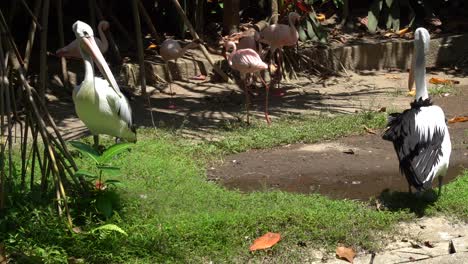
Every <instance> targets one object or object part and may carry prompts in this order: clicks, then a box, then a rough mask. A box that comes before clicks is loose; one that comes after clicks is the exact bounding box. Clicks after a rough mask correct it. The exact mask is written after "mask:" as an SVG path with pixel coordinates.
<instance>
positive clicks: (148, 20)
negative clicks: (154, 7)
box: [137, 0, 161, 43]
mask: <svg viewBox="0 0 468 264" xmlns="http://www.w3.org/2000/svg"><path fill="white" fill-rule="evenodd" d="M137 1H138V8H139V10H140V14H141V15H142V16H143V19H144V20H145V22H146V25H147V26H148V27H149V29H150V30H151V34H152V35H153V38H154V39H155V40H156V42H157V43H161V38H160V37H159V34H158V32H157V31H156V28H155V27H154V25H153V22H152V21H151V17H150V16H149V15H148V12H146V9H145V7H144V6H143V3H142V2H141V1H140V0H137Z"/></svg>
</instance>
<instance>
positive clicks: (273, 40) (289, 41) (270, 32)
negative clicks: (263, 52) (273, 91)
mask: <svg viewBox="0 0 468 264" xmlns="http://www.w3.org/2000/svg"><path fill="white" fill-rule="evenodd" d="M300 19H301V16H300V15H299V14H298V13H296V12H290V13H289V14H288V22H289V24H288V25H283V24H274V25H269V26H268V27H266V28H265V29H263V30H262V31H261V32H260V40H259V41H260V42H261V43H265V44H268V45H269V46H270V48H269V50H270V60H269V62H268V66H270V65H271V60H272V59H273V58H275V57H276V56H275V52H276V53H277V56H278V70H277V78H278V88H279V85H280V81H281V76H282V74H281V71H282V64H283V52H282V49H283V47H285V46H294V45H297V41H298V40H299V33H298V32H297V29H296V27H295V24H296V23H297V22H299V21H300ZM268 70H269V71H271V70H270V67H268ZM270 75H271V72H270Z"/></svg>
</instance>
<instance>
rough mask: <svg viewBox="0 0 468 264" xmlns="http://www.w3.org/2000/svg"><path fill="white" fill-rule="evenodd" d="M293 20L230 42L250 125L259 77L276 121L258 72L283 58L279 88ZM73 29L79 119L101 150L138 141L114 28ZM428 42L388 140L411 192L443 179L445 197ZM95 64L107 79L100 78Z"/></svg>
mask: <svg viewBox="0 0 468 264" xmlns="http://www.w3.org/2000/svg"><path fill="white" fill-rule="evenodd" d="M288 18H289V25H284V24H273V25H270V26H268V27H266V28H265V29H264V30H262V31H261V32H260V33H258V32H256V31H255V32H254V33H253V34H248V35H247V34H246V35H240V36H239V38H238V40H239V41H238V45H236V44H235V43H234V42H233V41H231V40H230V39H229V38H228V39H226V41H225V44H224V47H225V50H226V51H227V52H229V55H227V56H226V55H225V57H226V59H227V61H228V63H229V65H230V66H231V68H232V69H234V70H237V71H238V72H239V73H240V77H241V80H242V85H243V86H244V89H245V96H246V110H247V122H248V121H249V113H248V110H249V86H250V85H251V84H252V82H253V80H254V77H258V78H259V79H260V80H261V82H262V83H263V84H264V85H265V88H266V99H265V118H266V120H267V123H268V124H270V122H271V121H270V118H269V116H268V90H269V86H268V85H267V84H266V83H265V80H263V78H262V76H261V75H260V74H259V73H260V72H261V71H264V70H267V69H268V70H269V71H271V70H270V69H271V67H269V66H270V64H271V60H272V58H273V59H278V70H277V71H276V75H277V76H276V77H275V79H277V83H278V85H279V82H280V80H281V65H282V48H283V47H284V46H294V45H296V44H297V42H298V39H299V35H298V32H297V30H296V27H295V24H296V23H298V22H300V20H301V17H300V16H299V14H297V13H295V12H291V13H289V16H288ZM72 28H73V32H74V33H75V36H76V39H75V40H74V41H73V42H71V43H70V44H69V45H68V46H66V47H64V48H62V49H59V50H58V51H57V55H59V56H65V57H75V58H81V59H83V62H84V68H85V76H84V80H83V81H82V83H81V84H80V85H78V86H76V87H75V89H74V90H73V101H74V104H75V110H76V113H77V115H78V117H79V118H80V119H81V120H82V121H83V123H84V124H85V125H86V126H87V127H88V129H89V130H90V131H91V133H92V134H93V136H94V144H95V147H96V148H97V147H98V144H99V137H98V135H99V134H106V135H110V136H113V137H116V138H117V139H119V140H120V139H124V140H126V141H129V142H136V139H137V136H136V127H135V125H134V124H133V120H132V110H131V107H130V104H129V102H128V100H127V99H126V98H125V96H124V95H123V94H122V92H121V90H120V89H119V86H118V84H117V81H116V80H115V78H114V75H113V74H112V72H111V70H110V68H109V66H108V65H107V63H106V61H105V59H104V56H103V55H102V53H103V52H105V51H106V50H107V48H108V43H107V40H106V38H105V36H104V33H103V32H104V31H105V30H107V29H108V28H109V23H107V22H106V21H102V22H101V23H100V24H99V26H98V31H99V35H100V36H101V40H99V39H98V38H95V37H94V32H93V30H92V28H91V27H90V26H89V25H88V24H86V23H84V22H82V21H76V22H75V23H74V24H73V27H72ZM429 41H430V35H429V32H428V31H427V30H426V29H424V28H418V29H416V30H415V32H414V56H413V63H412V70H411V72H410V87H412V82H413V81H415V83H416V98H415V100H414V102H413V103H411V108H409V109H407V110H405V111H404V112H402V113H396V114H391V115H390V116H389V120H388V121H389V122H388V127H387V130H386V131H385V133H384V134H383V139H384V140H388V141H391V142H393V145H394V147H395V151H396V154H397V157H398V159H399V161H400V170H401V172H402V173H403V174H404V175H405V176H406V179H407V181H408V185H409V191H410V192H411V187H414V188H415V189H416V190H417V191H418V193H421V191H424V190H427V189H430V188H431V187H432V182H433V180H434V179H435V178H436V177H438V178H439V195H440V191H441V185H442V177H443V176H445V174H446V172H447V169H448V166H449V159H450V153H451V143H450V136H449V132H448V128H447V125H446V123H445V115H444V112H443V111H442V109H441V108H440V107H438V106H436V105H433V104H432V102H431V99H430V98H429V96H428V92H427V86H426V81H425V76H426V70H425V61H426V59H425V55H426V52H427V50H428V48H429ZM259 43H264V44H267V45H268V47H269V51H270V61H269V62H268V64H267V63H265V62H264V61H263V60H262V58H261V56H260V54H261V45H259ZM196 45H198V43H196V42H193V43H191V44H189V45H187V46H185V47H184V48H182V47H181V46H180V44H179V43H178V42H177V41H176V40H172V39H167V40H165V41H164V42H163V43H162V44H161V46H160V55H161V57H162V58H163V60H164V61H165V62H166V65H167V61H169V60H177V59H178V58H180V57H182V56H183V54H184V53H185V51H186V50H187V49H189V48H192V47H196ZM94 64H95V65H96V66H97V67H98V69H99V71H100V72H101V74H102V75H103V77H104V78H100V77H97V76H95V72H94ZM270 73H271V72H270ZM169 85H170V84H169ZM170 88H171V87H170ZM171 94H172V91H171Z"/></svg>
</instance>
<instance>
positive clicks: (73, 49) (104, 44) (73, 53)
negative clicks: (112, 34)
mask: <svg viewBox="0 0 468 264" xmlns="http://www.w3.org/2000/svg"><path fill="white" fill-rule="evenodd" d="M109 27H110V26H109V22H107V21H106V20H102V21H101V22H99V24H98V31H99V37H100V38H101V39H98V38H96V37H94V41H95V42H96V44H97V46H98V47H99V50H100V51H101V53H103V54H104V53H106V51H107V50H108V49H109V42H108V41H107V37H106V34H105V33H104V32H105V31H107V30H109ZM78 43H79V41H78V39H75V40H73V41H72V42H70V44H68V45H67V46H65V47H63V48H61V49H58V50H57V51H56V52H55V54H56V55H57V56H59V57H66V58H74V59H81V53H80V47H78Z"/></svg>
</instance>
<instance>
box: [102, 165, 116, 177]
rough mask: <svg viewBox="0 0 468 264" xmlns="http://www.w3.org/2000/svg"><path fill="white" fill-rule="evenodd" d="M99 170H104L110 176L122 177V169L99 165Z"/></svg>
mask: <svg viewBox="0 0 468 264" xmlns="http://www.w3.org/2000/svg"><path fill="white" fill-rule="evenodd" d="M97 168H98V169H100V170H102V171H103V172H104V173H105V174H107V175H109V176H120V168H119V167H115V166H107V165H99V166H97Z"/></svg>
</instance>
